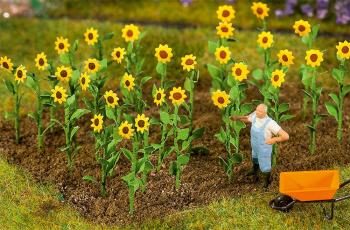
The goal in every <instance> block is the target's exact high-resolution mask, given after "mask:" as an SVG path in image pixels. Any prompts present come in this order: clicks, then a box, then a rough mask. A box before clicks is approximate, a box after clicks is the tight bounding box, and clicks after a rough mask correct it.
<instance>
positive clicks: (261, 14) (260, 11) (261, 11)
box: [251, 2, 270, 20]
mask: <svg viewBox="0 0 350 230" xmlns="http://www.w3.org/2000/svg"><path fill="white" fill-rule="evenodd" d="M251 9H252V11H253V14H255V16H256V17H257V18H259V19H261V20H264V18H265V17H267V16H269V11H270V9H269V7H267V5H266V4H265V3H262V2H253V5H252V7H251Z"/></svg>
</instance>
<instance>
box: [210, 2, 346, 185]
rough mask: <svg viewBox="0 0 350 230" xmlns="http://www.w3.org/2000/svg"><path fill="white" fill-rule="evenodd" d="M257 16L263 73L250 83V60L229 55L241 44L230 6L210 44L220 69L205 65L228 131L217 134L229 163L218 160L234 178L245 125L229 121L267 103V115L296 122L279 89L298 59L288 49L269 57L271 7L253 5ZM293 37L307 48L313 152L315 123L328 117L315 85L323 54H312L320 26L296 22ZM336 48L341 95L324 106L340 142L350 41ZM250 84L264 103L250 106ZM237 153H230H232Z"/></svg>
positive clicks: (223, 9) (304, 69)
mask: <svg viewBox="0 0 350 230" xmlns="http://www.w3.org/2000/svg"><path fill="white" fill-rule="evenodd" d="M251 10H252V12H253V14H254V15H255V16H256V17H257V19H258V20H259V22H260V23H261V28H258V30H259V34H258V38H257V45H258V46H257V51H258V53H259V54H261V56H262V57H263V60H264V62H263V63H264V65H263V68H256V69H254V70H252V79H247V78H248V75H249V73H250V70H249V68H248V64H247V61H246V60H244V61H241V60H236V59H235V58H234V57H233V55H232V53H234V52H231V51H230V47H229V46H230V42H235V41H237V40H236V39H235V38H234V32H235V29H234V27H233V26H232V22H231V21H232V20H233V19H234V18H235V10H234V8H233V7H232V6H230V5H224V6H220V7H219V8H218V10H217V16H218V19H219V20H220V22H219V25H218V26H217V27H216V29H217V35H218V37H219V38H218V39H217V40H215V41H209V42H208V49H209V53H211V54H213V55H215V59H216V61H217V62H218V64H219V66H218V65H215V64H211V63H210V64H207V69H208V72H209V74H210V76H211V78H212V87H211V89H210V92H211V95H212V100H213V103H214V105H215V106H217V107H218V108H219V109H220V110H221V117H222V121H223V124H224V126H222V127H221V128H220V131H219V133H217V134H216V137H217V139H218V140H219V141H220V142H222V143H223V144H224V145H225V148H226V152H227V155H226V159H224V158H220V162H221V164H222V165H223V167H224V169H225V172H226V174H227V176H228V178H229V180H231V179H232V176H233V175H232V172H233V166H234V165H235V164H239V163H241V162H242V154H241V153H240V147H239V143H240V132H241V130H242V129H243V128H245V127H246V125H245V124H244V123H243V122H241V121H237V120H231V119H230V117H231V116H243V115H247V114H249V113H250V112H251V111H252V105H253V104H257V103H265V104H266V105H267V106H268V107H269V111H268V114H269V115H270V116H271V117H272V118H273V119H274V120H275V121H276V122H277V123H280V122H284V121H288V120H290V119H292V118H293V117H294V116H293V115H290V114H288V111H289V104H288V103H285V102H281V101H280V88H281V86H282V83H284V82H285V77H286V74H287V73H288V70H289V68H290V66H291V65H293V64H294V59H295V57H294V56H293V53H292V51H290V50H287V49H282V50H279V52H278V53H277V56H276V57H275V58H274V57H272V56H271V51H272V49H273V48H274V36H273V34H272V33H271V32H270V31H268V23H267V20H266V19H267V17H268V16H269V10H270V9H269V8H268V6H267V4H265V3H262V2H253V4H252V6H251ZM293 28H294V32H295V33H296V34H297V35H299V36H300V37H301V40H302V42H303V43H304V44H306V45H307V48H308V50H307V51H306V57H305V60H306V64H303V65H302V66H301V68H300V73H301V82H302V83H303V85H304V95H305V97H304V99H303V113H306V110H307V108H308V104H309V101H311V102H312V106H311V108H312V111H311V112H312V117H311V124H309V125H307V127H308V128H309V130H310V152H311V153H314V152H315V150H316V129H317V124H318V123H319V121H320V120H321V118H322V117H323V116H324V115H323V114H319V98H320V96H321V92H322V88H321V87H320V86H318V84H317V76H318V72H317V70H318V67H319V66H320V64H321V63H322V61H323V52H321V51H320V50H317V49H313V44H314V41H315V39H316V38H317V34H318V30H319V25H316V26H313V27H311V25H310V24H309V23H308V22H307V21H304V20H299V21H296V22H295V24H294V25H293ZM336 48H337V58H338V60H339V62H340V65H339V68H334V69H333V71H332V75H333V77H334V79H335V80H336V81H337V82H338V85H339V92H338V95H337V94H335V93H331V94H329V96H330V98H331V99H332V102H326V103H325V106H326V109H327V111H328V112H329V114H330V115H332V116H334V117H335V119H336V120H337V122H338V131H337V137H338V139H339V140H341V138H342V131H343V127H342V120H343V104H344V97H345V96H346V95H347V94H348V93H349V92H350V87H349V85H347V84H346V83H345V78H344V77H345V74H346V72H347V69H346V64H345V60H346V59H349V58H350V46H349V43H348V42H347V41H344V42H339V45H338V46H337V47H336ZM249 85H251V86H253V87H256V88H257V89H258V90H259V92H260V94H261V96H262V99H261V100H253V103H246V101H247V100H246V98H247V95H246V93H245V91H246V90H247V88H248V87H249ZM232 147H233V148H234V151H232V149H231V148H232ZM277 150H278V147H277V145H276V144H275V145H274V146H273V159H272V164H273V166H275V165H276V162H277V155H278V153H277Z"/></svg>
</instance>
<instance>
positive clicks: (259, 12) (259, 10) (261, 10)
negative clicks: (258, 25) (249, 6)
mask: <svg viewBox="0 0 350 230" xmlns="http://www.w3.org/2000/svg"><path fill="white" fill-rule="evenodd" d="M256 12H257V13H258V14H259V15H261V14H263V13H264V10H263V9H262V8H260V7H259V8H258V9H256Z"/></svg>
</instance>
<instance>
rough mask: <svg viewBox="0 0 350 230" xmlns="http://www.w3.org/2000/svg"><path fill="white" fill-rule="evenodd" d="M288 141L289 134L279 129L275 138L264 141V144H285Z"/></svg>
mask: <svg viewBox="0 0 350 230" xmlns="http://www.w3.org/2000/svg"><path fill="white" fill-rule="evenodd" d="M288 140H289V134H288V133H287V132H286V131H284V130H283V129H281V130H280V131H279V132H278V133H277V137H272V138H270V139H268V140H266V144H269V145H273V144H275V143H280V142H285V141H288Z"/></svg>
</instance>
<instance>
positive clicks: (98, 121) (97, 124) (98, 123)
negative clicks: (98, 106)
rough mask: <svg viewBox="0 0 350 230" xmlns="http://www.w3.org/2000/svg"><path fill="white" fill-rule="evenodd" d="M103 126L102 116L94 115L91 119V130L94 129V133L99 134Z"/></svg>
mask: <svg viewBox="0 0 350 230" xmlns="http://www.w3.org/2000/svg"><path fill="white" fill-rule="evenodd" d="M102 125H103V116H102V114H98V115H94V118H92V119H91V128H94V132H98V133H99V132H101V130H102Z"/></svg>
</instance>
